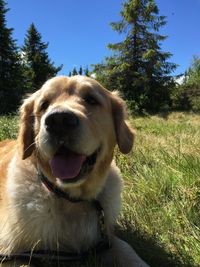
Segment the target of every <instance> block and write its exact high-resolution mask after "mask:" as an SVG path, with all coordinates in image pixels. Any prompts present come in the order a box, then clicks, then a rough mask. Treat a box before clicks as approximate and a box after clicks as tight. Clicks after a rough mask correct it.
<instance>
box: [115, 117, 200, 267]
mask: <svg viewBox="0 0 200 267" xmlns="http://www.w3.org/2000/svg"><path fill="white" fill-rule="evenodd" d="M131 122H132V125H133V127H135V128H136V129H137V138H136V145H135V150H134V151H133V152H132V153H131V154H130V155H129V156H128V157H124V156H122V155H120V154H119V153H118V154H117V155H116V160H117V163H118V165H119V166H120V168H121V170H122V173H123V175H124V181H125V186H124V187H125V188H124V189H125V190H124V194H123V198H124V205H123V212H122V214H121V217H120V220H119V225H120V227H119V230H120V233H121V235H122V236H124V232H125V233H126V235H125V237H126V236H127V238H128V239H129V241H130V243H131V244H132V245H133V247H135V249H136V250H137V251H138V252H139V254H140V255H143V256H144V258H146V260H147V261H148V262H149V263H150V264H151V266H155V267H156V266H158V267H161V266H166V267H167V266H170V267H171V266H174V267H177V266H188V267H189V266H191V267H192V266H200V116H198V115H194V114H183V113H173V114H171V115H169V116H168V117H167V118H162V117H158V116H152V117H143V118H135V119H132V120H131ZM124 230H125V231H124ZM130 233H131V234H130Z"/></svg>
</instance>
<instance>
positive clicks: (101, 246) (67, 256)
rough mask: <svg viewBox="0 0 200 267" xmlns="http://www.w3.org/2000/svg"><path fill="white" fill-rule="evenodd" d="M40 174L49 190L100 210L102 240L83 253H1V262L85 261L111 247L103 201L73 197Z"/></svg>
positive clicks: (41, 251)
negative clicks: (19, 260) (31, 260)
mask: <svg viewBox="0 0 200 267" xmlns="http://www.w3.org/2000/svg"><path fill="white" fill-rule="evenodd" d="M38 176H39V178H40V179H41V181H42V183H43V184H44V185H45V186H46V187H47V188H48V189H49V191H51V192H53V193H54V194H55V195H56V196H57V197H59V198H64V199H66V200H68V201H70V202H72V203H78V202H88V203H89V204H91V205H92V206H93V207H94V208H95V209H96V211H97V212H98V219H99V228H100V234H101V240H100V241H99V242H98V243H97V245H96V246H94V247H93V248H90V249H89V250H87V251H85V252H83V253H71V252H66V251H52V250H51V251H47V250H36V251H25V252H22V253H15V254H11V255H4V254H0V263H1V262H6V261H10V260H14V259H22V260H26V259H27V260H30V258H31V259H35V260H37V259H38V260H39V259H40V260H50V261H58V260H59V261H62V262H71V261H83V260H85V258H86V257H88V256H89V255H91V254H94V253H98V252H102V251H104V250H106V249H109V248H111V243H110V240H109V237H108V235H107V232H106V224H105V214H104V210H103V207H102V206H101V203H100V202H99V201H98V200H97V199H93V200H91V201H88V200H83V199H80V198H72V197H71V196H70V195H69V194H68V193H67V192H64V191H62V190H61V189H60V188H59V187H57V186H56V185H55V184H53V183H52V182H51V181H49V179H48V178H47V177H46V176H44V174H43V173H42V172H39V171H38Z"/></svg>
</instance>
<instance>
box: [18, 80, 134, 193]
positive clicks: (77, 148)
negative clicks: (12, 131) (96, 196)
mask: <svg viewBox="0 0 200 267" xmlns="http://www.w3.org/2000/svg"><path fill="white" fill-rule="evenodd" d="M20 111H21V124H20V132H19V137H18V143H19V148H20V150H21V154H22V158H23V159H26V158H28V157H29V156H31V155H32V156H33V157H35V158H36V159H37V161H38V164H39V166H40V168H41V170H42V171H43V172H44V174H45V175H46V176H47V177H48V178H49V179H51V181H53V182H54V183H56V184H58V185H59V186H60V187H62V188H64V189H65V188H70V187H73V188H74V187H79V188H81V191H84V190H85V191H88V192H89V191H91V190H93V191H95V190H96V191H97V192H98V188H101V186H102V185H103V183H104V180H105V177H106V174H107V172H108V170H109V166H110V163H111V161H112V157H113V151H114V147H115V145H116V144H118V146H119V149H120V151H121V152H122V153H128V152H129V151H130V150H131V148H132V145H133V137H134V135H133V131H132V130H131V129H130V128H129V127H128V125H127V124H126V122H125V111H124V103H123V101H122V99H121V98H120V97H119V96H117V94H116V93H111V92H109V91H108V90H106V89H105V88H103V87H102V86H101V85H100V84H99V83H98V82H96V81H95V80H93V79H90V78H86V77H83V76H74V77H71V78H68V77H64V76H61V77H56V78H53V79H51V80H49V81H47V82H46V83H45V84H44V85H43V87H42V88H41V89H40V90H39V91H37V92H36V93H34V94H33V95H32V96H30V97H29V98H28V99H26V100H25V102H24V104H23V105H22V107H21V110H20ZM88 194H89V193H88Z"/></svg>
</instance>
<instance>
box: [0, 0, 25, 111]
mask: <svg viewBox="0 0 200 267" xmlns="http://www.w3.org/2000/svg"><path fill="white" fill-rule="evenodd" d="M6 5H7V4H6V2H5V1H3V0H0V103H1V105H0V113H1V114H2V113H9V112H13V111H15V110H16V108H17V107H18V105H19V103H20V98H21V96H22V94H23V83H24V82H23V70H22V66H21V63H20V55H19V52H18V49H17V46H16V43H15V40H13V38H12V32H13V29H12V28H7V27H6V17H5V16H6V13H7V12H8V11H9V9H8V8H6Z"/></svg>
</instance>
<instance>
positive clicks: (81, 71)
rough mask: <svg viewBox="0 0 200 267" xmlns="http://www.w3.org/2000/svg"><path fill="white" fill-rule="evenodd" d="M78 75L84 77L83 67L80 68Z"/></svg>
mask: <svg viewBox="0 0 200 267" xmlns="http://www.w3.org/2000/svg"><path fill="white" fill-rule="evenodd" d="M78 74H79V75H83V68H82V67H80V68H79V71H78Z"/></svg>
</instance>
